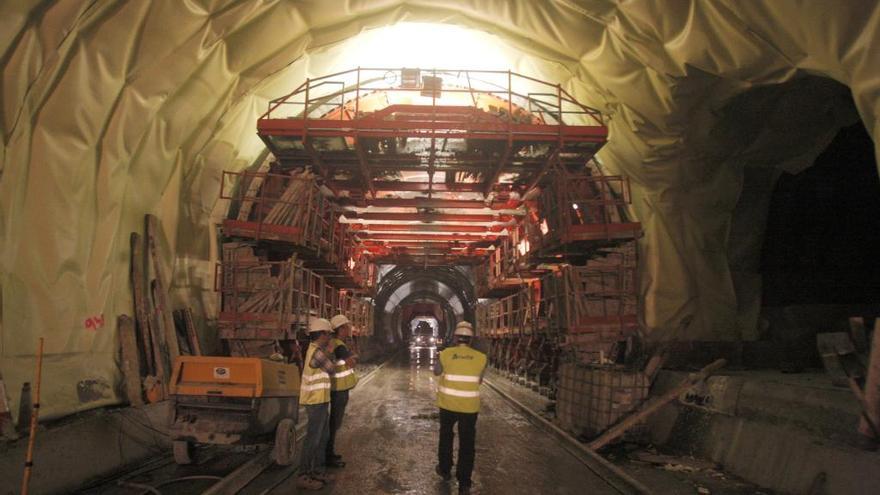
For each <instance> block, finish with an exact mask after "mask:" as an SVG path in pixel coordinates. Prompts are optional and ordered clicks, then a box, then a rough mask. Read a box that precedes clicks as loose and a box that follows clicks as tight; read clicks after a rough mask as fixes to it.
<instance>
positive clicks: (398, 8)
mask: <svg viewBox="0 0 880 495" xmlns="http://www.w3.org/2000/svg"><path fill="white" fill-rule="evenodd" d="M403 21H406V22H430V23H447V24H455V25H460V26H463V27H466V28H472V29H476V30H481V31H484V32H486V33H490V35H491V36H495V37H497V38H498V39H499V40H500V41H501V42H503V43H504V44H505V45H506V46H507V51H508V54H509V56H510V61H511V62H510V65H511V67H510V68H511V69H514V70H518V71H520V72H524V73H528V74H530V75H533V76H535V77H539V78H542V79H545V80H549V81H554V82H559V83H561V84H562V85H563V86H564V87H565V89H566V90H567V91H569V92H570V93H572V94H573V95H574V96H575V97H577V98H578V99H580V100H581V101H583V102H585V103H587V104H589V105H592V106H595V107H597V108H599V109H601V110H602V111H603V112H605V113H606V114H607V115H608V116H610V119H611V120H610V124H609V125H610V132H611V135H610V136H611V142H610V143H609V144H608V145H607V146H606V147H605V148H604V149H603V151H602V152H601V153H600V159H601V161H602V163H603V164H604V167H605V168H606V170H607V171H608V172H611V173H624V174H626V175H627V176H629V177H630V178H631V180H632V181H633V186H634V203H633V211H634V214H635V215H636V217H637V218H638V220H640V221H641V222H642V223H643V224H644V226H645V237H644V239H643V240H642V242H641V247H642V260H643V266H644V272H643V274H642V281H641V282H642V284H641V287H642V292H643V295H644V301H645V304H644V324H645V328H646V331H647V334H648V336H649V338H652V339H670V338H679V339H698V340H733V339H739V338H752V336H753V333H754V330H753V329H754V326H755V325H754V323H755V321H754V320H755V318H756V314H757V311H756V305H757V304H758V299H757V298H755V297H751V299H749V298H747V297H744V295H743V294H745V292H743V291H742V290H738V289H737V284H736V283H735V281H734V276H733V275H732V273H734V272H737V271H738V268H737V267H734V269H732V268H731V263H730V261H731V259H730V253H731V250H736V249H738V246H739V245H738V244H737V245H733V244H736V243H732V242H731V240H730V239H731V238H730V230H731V219H732V215H733V212H734V210H735V208H736V205H737V202H738V200H739V197H740V193H741V190H742V182H743V169H744V167H747V166H767V167H777V166H778V167H787V168H788V169H798V167H801V168H802V167H804V166H807V165H809V163H810V162H811V160H812V158H813V156H815V153H817V152H818V150H820V149H821V148H822V146H824V144H825V143H827V142H828V140H830V138H831V136H833V134H834V131H835V130H836V129H837V127H838V126H839V125H840V124H841V123H843V122H844V121H846V120H847V119H851V118H852V116H851V115H850V116H847V115H839V113H840V112H836V110H835V109H836V108H838V106H837V105H835V104H834V98H828V99H824V100H823V101H814V100H810V101H809V102H808V104H807V106H806V107H805V108H800V109H799V111H796V112H794V113H792V114H790V115H785V116H784V117H785V118H783V119H779V118H773V116H774V114H773V108H772V105H771V106H770V107H769V108H768V110H767V112H766V113H760V112H759V113H758V114H756V115H753V116H752V118H751V119H750V120H744V119H740V118H738V117H736V118H734V120H735V121H736V122H734V123H735V124H736V125H735V126H734V128H736V129H741V130H742V129H744V130H748V132H747V133H745V134H742V135H740V134H737V136H739V137H740V139H734V140H732V141H731V140H725V141H718V140H717V135H715V134H713V130H715V129H716V124H717V123H718V121H719V119H720V118H721V117H720V116H719V115H720V111H721V109H723V108H724V107H725V103H726V102H728V101H730V100H731V98H733V97H735V96H737V95H739V94H742V93H743V92H746V91H748V90H749V89H751V88H754V87H756V86H762V85H772V84H778V83H782V82H785V81H790V80H793V79H797V78H799V77H801V76H803V75H805V74H809V75H813V76H824V77H828V78H831V79H834V80H836V81H839V82H840V83H843V84H844V85H846V86H848V87H849V88H851V90H852V92H853V95H854V98H855V102H856V106H857V108H858V112H859V114H860V116H861V118H862V119H863V120H864V122H865V124H866V127H867V128H868V130H869V132H871V133H872V135H873V137H874V139H875V142H877V138H878V137H880V127H878V124H877V116H878V113H880V64H878V63H877V60H878V59H877V54H878V47H880V43H878V42H880V40H878V33H880V29H878V24H880V6H878V4H877V3H876V2H870V1H867V0H865V1H856V0H853V1H845V2H805V1H796V0H754V1H749V2H742V1H735V0H690V1H688V0H668V1H654V2H647V1H645V2H636V1H630V2H613V1H606V0H579V1H575V0H560V1H514V2H507V1H500V0H495V1H490V0H466V1H452V0H443V1H439V0H438V1H415V0H414V1H400V0H377V1H368V0H361V1H356V0H347V1H346V0H320V1H318V0H314V1H256V0H255V1H222V0H215V1H208V0H204V1H198V0H187V1H180V0H165V1H160V0H156V1H130V2H118V1H102V0H91V1H80V0H54V1H52V0H48V1H45V0H44V1H38V0H31V1H23V0H17V1H7V2H2V3H0V57H2V61H3V64H2V74H0V77H2V79H0V81H2V93H0V102H2V104H0V112H2V119H0V128H2V135H3V140H2V143H0V167H2V168H0V170H2V179H0V232H2V244H0V249H2V258H0V260H2V261H0V262H2V275H0V277H2V278H0V284H2V328H0V345H2V349H0V353H2V361H0V372H2V374H3V378H4V380H5V381H6V384H7V390H9V391H10V394H11V395H12V397H11V399H12V405H13V410H16V403H17V400H18V390H19V389H20V386H21V384H22V382H24V381H29V380H31V377H32V373H33V365H34V353H35V349H36V345H37V344H36V343H37V337H39V336H43V337H45V338H46V351H47V356H46V360H45V363H44V367H45V369H44V373H43V396H44V397H43V401H42V402H43V407H44V409H43V413H44V416H45V417H57V416H59V415H65V414H69V413H72V412H75V411H79V410H84V409H89V408H94V407H97V406H102V405H107V404H115V403H118V402H119V401H120V390H119V384H120V372H119V368H118V364H117V363H118V357H117V354H118V353H117V347H118V346H117V341H116V334H115V319H116V316H117V315H119V314H123V313H125V314H131V313H132V300H131V295H130V290H129V278H128V270H129V266H128V256H129V252H128V251H129V243H128V239H129V234H130V233H131V232H132V231H138V232H142V231H143V228H142V223H143V215H144V213H154V214H156V215H157V216H158V217H159V218H160V221H161V224H162V226H163V230H164V232H163V240H162V242H161V244H160V248H161V251H162V254H161V256H162V258H163V259H164V262H165V263H166V265H165V267H164V270H165V275H166V279H167V280H170V281H171V283H170V285H171V297H172V300H173V302H174V306H175V307H180V306H183V305H184V304H185V305H190V306H194V309H195V310H196V313H197V315H198V319H199V321H198V324H199V325H200V326H204V324H205V321H209V320H210V319H211V318H212V317H213V316H214V315H215V314H216V310H217V308H216V294H215V293H214V292H212V290H211V288H212V282H213V280H212V278H213V276H212V273H213V264H214V261H215V260H216V253H217V245H216V230H215V227H214V223H215V222H216V221H217V220H218V219H219V218H220V216H221V215H222V214H223V211H224V208H225V206H226V205H224V204H222V203H221V202H219V201H218V199H217V198H218V192H219V184H220V179H219V177H220V171H221V170H223V169H242V168H245V167H247V166H249V165H250V164H252V163H253V162H254V161H255V160H257V159H258V158H259V155H260V153H261V152H262V150H263V148H262V146H261V144H260V142H259V140H258V139H257V137H256V135H255V132H254V131H255V121H256V119H257V117H258V116H259V114H260V113H261V111H262V110H263V109H264V108H265V103H266V101H267V99H269V98H271V97H277V96H279V95H282V94H285V93H286V92H288V91H289V90H290V89H292V88H294V87H296V86H297V85H299V84H300V82H302V80H304V79H305V77H308V76H314V75H321V74H324V73H326V72H328V69H329V68H330V67H331V66H336V65H340V64H342V62H345V64H343V65H344V68H351V67H353V66H356V65H358V61H356V60H348V61H346V60H345V51H344V46H345V45H344V43H342V42H344V40H346V39H349V38H351V37H353V36H355V35H357V34H358V33H360V32H362V31H364V30H367V29H373V28H380V27H383V26H390V25H393V24H396V23H399V22H403ZM339 43H342V44H339ZM780 150H782V151H783V152H780ZM746 151H748V153H746ZM767 156H773V157H779V158H778V159H774V160H762V157H767ZM763 162H767V163H763ZM746 220H748V219H746ZM745 224H746V225H748V224H749V222H748V221H746V222H745ZM756 230H760V229H758V228H757V227H756ZM745 232H746V236H745V237H746V238H748V237H749V234H748V232H749V229H748V228H746V229H745ZM752 237H753V236H752ZM747 241H748V239H746V240H745V241H743V244H742V245H753V244H755V243H754V242H751V244H750V243H749V242H747ZM752 241H753V239H752ZM737 256H740V255H737ZM746 271H747V270H746ZM754 275H755V274H748V273H747V274H745V275H744V276H743V277H740V278H741V279H742V280H745V282H743V283H745V284H746V285H747V286H748V287H749V288H750V290H749V291H747V292H748V293H750V294H754V290H751V289H755V287H756V284H757V286H758V287H759V280H755V278H754ZM738 292H739V293H740V294H739V297H738Z"/></svg>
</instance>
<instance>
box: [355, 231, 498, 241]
mask: <svg viewBox="0 0 880 495" xmlns="http://www.w3.org/2000/svg"><path fill="white" fill-rule="evenodd" d="M357 236H358V237H359V238H361V239H374V240H386V241H395V240H397V241H450V242H461V243H465V242H478V241H485V240H494V239H496V238H498V235H497V234H485V235H472V234H461V235H451V234H403V233H400V234H396V233H388V234H385V233H368V232H358V234H357Z"/></svg>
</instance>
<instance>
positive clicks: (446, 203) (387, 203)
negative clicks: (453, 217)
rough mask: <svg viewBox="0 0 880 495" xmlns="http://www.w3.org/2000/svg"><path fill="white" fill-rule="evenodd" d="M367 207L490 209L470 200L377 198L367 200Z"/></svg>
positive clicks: (484, 204)
mask: <svg viewBox="0 0 880 495" xmlns="http://www.w3.org/2000/svg"><path fill="white" fill-rule="evenodd" d="M365 205H366V206H378V207H381V208H461V209H483V208H490V206H489V205H486V203H485V202H484V201H475V200H469V199H428V198H413V199H406V198H376V199H367V200H366V201H365Z"/></svg>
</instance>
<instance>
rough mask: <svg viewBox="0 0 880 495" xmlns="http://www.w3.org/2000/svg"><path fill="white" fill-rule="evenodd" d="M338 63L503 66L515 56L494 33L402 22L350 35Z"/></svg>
mask: <svg viewBox="0 0 880 495" xmlns="http://www.w3.org/2000/svg"><path fill="white" fill-rule="evenodd" d="M350 45H351V46H350V47H346V49H345V50H343V53H344V54H345V58H346V60H345V61H344V62H343V63H342V64H341V65H345V66H347V67H346V68H350V67H348V66H351V65H352V64H353V63H354V65H359V66H361V67H392V68H393V67H421V68H423V69H428V68H437V69H488V70H507V69H510V68H511V63H512V59H514V58H515V57H516V55H515V54H513V53H512V50H511V49H510V48H509V47H508V46H505V45H504V44H503V43H502V42H501V41H500V40H499V39H498V38H497V37H496V36H494V35H491V34H489V33H485V32H482V31H477V30H474V29H466V28H462V27H459V26H452V25H448V24H432V23H413V22H403V23H399V24H395V25H393V26H388V27H382V28H377V29H372V30H369V31H366V32H364V33H362V34H360V35H358V36H355V37H354V38H352V39H351V43H350Z"/></svg>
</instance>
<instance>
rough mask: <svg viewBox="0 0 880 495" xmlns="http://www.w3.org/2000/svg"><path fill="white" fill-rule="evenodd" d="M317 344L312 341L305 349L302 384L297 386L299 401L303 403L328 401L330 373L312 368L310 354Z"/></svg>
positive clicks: (312, 353)
mask: <svg viewBox="0 0 880 495" xmlns="http://www.w3.org/2000/svg"><path fill="white" fill-rule="evenodd" d="M317 349H318V345H317V344H315V343H314V342H312V343H311V344H309V350H308V351H306V362H305V366H304V367H303V376H302V385H300V388H299V403H300V404H305V405H312V404H323V403H325V402H330V375H329V374H327V372H326V371H324V370H322V369H319V368H312V367H311V366H310V364H311V362H312V356H314V355H315V350H317Z"/></svg>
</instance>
